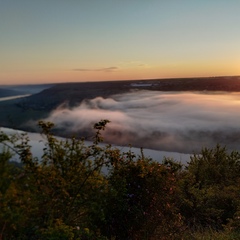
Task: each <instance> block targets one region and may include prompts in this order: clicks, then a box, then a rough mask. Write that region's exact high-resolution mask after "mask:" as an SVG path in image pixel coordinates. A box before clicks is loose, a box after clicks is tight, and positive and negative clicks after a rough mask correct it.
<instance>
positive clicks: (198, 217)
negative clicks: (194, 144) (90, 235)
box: [180, 145, 240, 229]
mask: <svg viewBox="0 0 240 240" xmlns="http://www.w3.org/2000/svg"><path fill="white" fill-rule="evenodd" d="M239 183H240V154H239V153H238V152H235V151H233V152H230V153H228V152H227V150H226V148H225V147H221V146H220V145H217V146H216V147H215V148H214V149H208V148H204V149H202V151H201V153H200V154H194V155H193V156H192V157H191V161H190V162H189V164H188V166H187V168H186V171H185V172H184V173H183V177H182V181H181V189H182V191H181V192H182V195H181V197H180V201H181V212H182V215H183V216H184V217H185V219H186V221H187V223H188V224H189V225H190V226H191V227H212V228H215V229H222V226H223V224H226V223H227V222H228V219H229V218H232V217H233V216H234V214H235V212H236V211H237V208H238V205H239V201H238V194H239V190H240V187H239Z"/></svg>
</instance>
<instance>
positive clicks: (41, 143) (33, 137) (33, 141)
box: [0, 128, 190, 164]
mask: <svg viewBox="0 0 240 240" xmlns="http://www.w3.org/2000/svg"><path fill="white" fill-rule="evenodd" d="M0 130H1V131H3V132H4V133H6V134H8V135H11V134H21V133H24V132H23V131H20V130H14V129H10V128H0ZM28 136H29V139H30V142H29V144H30V145H31V147H32V153H33V157H37V158H38V159H41V156H42V155H43V148H44V147H45V144H46V138H44V136H42V135H41V134H38V133H28ZM59 139H61V138H59ZM91 144H92V143H91V142H89V141H85V145H86V146H90V145H91ZM116 147H117V148H119V149H120V150H121V152H127V151H129V148H128V147H122V146H116ZM2 148H3V146H2V145H1V144H0V149H2ZM131 151H132V152H134V153H135V154H136V155H141V150H140V149H139V148H131ZM144 156H145V157H150V158H152V159H153V160H156V161H159V162H161V161H162V160H163V158H164V157H169V158H172V159H174V160H176V161H177V162H182V163H183V164H186V163H187V162H188V161H189V159H190V154H183V153H177V152H165V151H157V150H151V149H144ZM12 161H17V162H19V158H18V156H17V155H15V156H13V157H12Z"/></svg>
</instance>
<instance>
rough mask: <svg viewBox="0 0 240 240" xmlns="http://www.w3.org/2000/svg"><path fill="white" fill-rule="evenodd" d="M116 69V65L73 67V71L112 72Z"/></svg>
mask: <svg viewBox="0 0 240 240" xmlns="http://www.w3.org/2000/svg"><path fill="white" fill-rule="evenodd" d="M116 70H119V68H118V67H106V68H95V69H94V68H93V69H92V68H75V69H73V71H78V72H114V71H116Z"/></svg>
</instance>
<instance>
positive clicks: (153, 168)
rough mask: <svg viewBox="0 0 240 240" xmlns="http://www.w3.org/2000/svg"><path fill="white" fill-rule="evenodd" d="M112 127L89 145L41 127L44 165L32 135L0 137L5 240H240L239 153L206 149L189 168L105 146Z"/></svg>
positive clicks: (0, 221)
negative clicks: (33, 146)
mask: <svg viewBox="0 0 240 240" xmlns="http://www.w3.org/2000/svg"><path fill="white" fill-rule="evenodd" d="M107 123H108V121H107V120H102V121H100V122H99V123H97V124H95V126H94V128H95V131H96V134H95V137H94V139H93V143H92V145H90V146H86V145H85V143H84V141H83V140H78V139H75V138H71V139H66V140H59V139H58V138H55V137H54V136H53V135H52V134H51V129H52V127H53V124H52V123H45V122H39V126H40V128H41V130H42V134H43V135H44V136H45V137H46V139H47V143H46V146H45V148H44V149H43V155H42V157H41V158H40V159H35V158H33V156H32V153H31V147H30V145H29V139H28V136H27V135H25V134H21V135H19V136H17V135H13V136H6V135H5V134H4V133H1V134H0V143H1V145H2V146H3V149H2V152H1V153H0V210H1V211H0V240H2V239H4V240H5V239H7V240H8V239H39V240H41V239H51V240H57V239H70V240H71V239H73V240H74V239H81V240H84V239H86V240H87V239H89V240H90V239H99V240H101V239H102V240H104V239H105V240H106V239H121V240H127V239H202V238H201V236H202V237H205V238H204V239H221V237H222V236H228V238H226V239H239V238H238V237H239V236H240V234H239V232H240V221H239V219H240V217H239V216H240V214H239V210H240V198H239V193H240V185H239V183H240V171H239V170H240V155H239V153H238V152H231V153H228V152H227V150H226V148H223V147H220V146H216V148H214V149H203V150H202V152H201V153H200V154H198V155H193V156H192V157H191V159H190V162H189V164H188V166H187V167H186V168H185V169H182V166H181V165H180V164H178V163H176V162H173V161H172V160H170V159H163V162H162V163H159V162H156V161H153V160H151V159H148V158H146V157H145V156H144V153H143V152H142V153H141V155H139V156H136V155H134V153H133V152H132V151H131V148H130V149H129V151H128V152H124V153H122V152H121V151H120V150H119V149H118V148H113V147H112V146H111V145H106V146H102V145H100V144H99V143H101V141H102V137H101V131H102V130H104V128H105V127H106V124H107ZM13 154H17V155H18V156H19V158H20V160H21V165H20V166H19V165H16V164H15V165H14V164H12V163H11V162H9V160H10V159H11V157H12V155H13Z"/></svg>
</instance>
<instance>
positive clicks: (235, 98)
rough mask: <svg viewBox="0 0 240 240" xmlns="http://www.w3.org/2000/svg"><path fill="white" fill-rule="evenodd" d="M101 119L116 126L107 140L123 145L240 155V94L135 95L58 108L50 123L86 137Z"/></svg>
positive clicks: (106, 133)
mask: <svg viewBox="0 0 240 240" xmlns="http://www.w3.org/2000/svg"><path fill="white" fill-rule="evenodd" d="M101 119H108V120H110V121H111V122H110V123H109V124H108V125H107V128H106V130H105V131H104V133H103V135H104V140H105V141H106V142H109V143H114V144H117V145H120V146H122V145H124V146H127V145H128V144H131V145H132V146H134V147H143V148H147V149H154V150H161V151H169V152H182V153H190V154H191V153H193V152H199V151H200V150H201V149H202V147H215V146H216V144H220V145H223V146H227V148H228V149H229V150H240V144H239V140H240V120H239V119H240V93H239V92H236V93H231V92H204V91H203V92H160V91H147V90H139V91H132V92H129V93H124V94H118V95H112V96H111V97H109V98H103V97H101V96H99V97H96V98H93V99H88V100H84V101H82V102H81V103H80V104H79V105H78V106H76V107H73V108H70V107H67V106H66V104H65V105H62V106H59V107H58V108H57V109H56V110H54V111H53V112H52V113H51V114H50V115H49V117H48V118H47V119H45V120H46V121H51V122H54V123H55V124H56V126H57V127H58V128H59V131H60V132H61V133H65V134H66V135H67V134H70V135H71V134H73V135H74V134H79V135H81V133H84V132H87V131H89V132H91V131H92V126H93V124H94V123H96V122H97V121H99V120H101Z"/></svg>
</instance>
